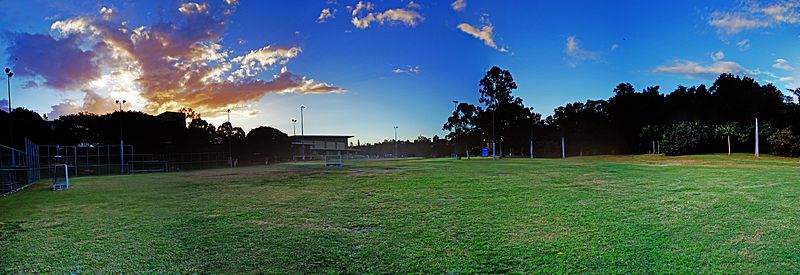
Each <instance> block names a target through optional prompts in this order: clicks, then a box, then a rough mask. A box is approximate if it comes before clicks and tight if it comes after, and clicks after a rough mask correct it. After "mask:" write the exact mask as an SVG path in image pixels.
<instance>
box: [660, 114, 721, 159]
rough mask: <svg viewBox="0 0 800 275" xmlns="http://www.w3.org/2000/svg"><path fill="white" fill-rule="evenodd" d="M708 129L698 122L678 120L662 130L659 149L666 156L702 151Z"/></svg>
mask: <svg viewBox="0 0 800 275" xmlns="http://www.w3.org/2000/svg"><path fill="white" fill-rule="evenodd" d="M709 136H711V135H710V129H709V128H708V127H707V126H705V125H702V124H700V123H698V122H688V121H684V122H679V123H676V124H673V125H672V126H670V127H669V128H668V129H667V130H666V131H665V132H664V139H663V140H662V141H661V144H662V146H661V150H662V151H663V152H664V154H666V155H667V156H679V155H686V154H694V153H703V152H704V151H705V150H703V148H705V146H706V145H707V144H708V142H709Z"/></svg>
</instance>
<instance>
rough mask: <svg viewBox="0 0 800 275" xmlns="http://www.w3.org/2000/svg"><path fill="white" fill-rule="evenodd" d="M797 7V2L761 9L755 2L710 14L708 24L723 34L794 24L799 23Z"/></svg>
mask: <svg viewBox="0 0 800 275" xmlns="http://www.w3.org/2000/svg"><path fill="white" fill-rule="evenodd" d="M798 7H800V2H798V1H783V2H781V3H774V4H771V5H768V6H763V7H762V6H761V5H759V4H758V3H757V2H747V3H746V4H745V5H743V6H742V7H739V8H736V9H734V10H729V11H715V12H713V13H711V16H710V17H709V19H708V24H709V25H711V26H712V27H715V28H717V30H718V31H719V32H721V33H725V34H736V33H739V32H742V31H745V30H749V29H759V28H767V27H774V26H778V25H781V24H796V23H798V22H800V13H798Z"/></svg>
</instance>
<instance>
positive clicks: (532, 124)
mask: <svg viewBox="0 0 800 275" xmlns="http://www.w3.org/2000/svg"><path fill="white" fill-rule="evenodd" d="M534 125H535V123H534V122H531V159H533V126H534Z"/></svg>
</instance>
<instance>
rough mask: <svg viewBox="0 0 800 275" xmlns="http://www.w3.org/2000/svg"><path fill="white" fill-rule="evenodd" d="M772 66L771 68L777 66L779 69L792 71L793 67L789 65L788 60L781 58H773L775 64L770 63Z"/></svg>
mask: <svg viewBox="0 0 800 275" xmlns="http://www.w3.org/2000/svg"><path fill="white" fill-rule="evenodd" d="M772 67H773V68H777V69H781V70H784V71H787V72H792V71H794V67H792V66H791V65H789V61H786V59H783V58H778V59H776V60H775V64H772Z"/></svg>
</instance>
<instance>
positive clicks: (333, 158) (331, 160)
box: [325, 155, 344, 166]
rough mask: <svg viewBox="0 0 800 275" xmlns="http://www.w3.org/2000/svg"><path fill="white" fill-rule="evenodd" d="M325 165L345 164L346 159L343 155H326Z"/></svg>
mask: <svg viewBox="0 0 800 275" xmlns="http://www.w3.org/2000/svg"><path fill="white" fill-rule="evenodd" d="M325 166H344V160H343V159H342V156H341V155H326V156H325Z"/></svg>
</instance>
